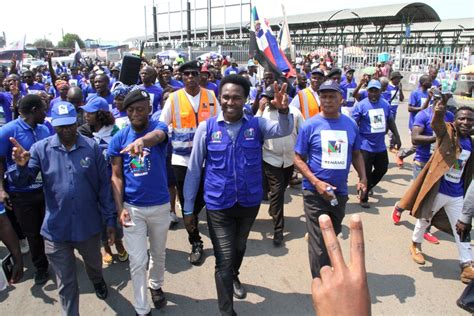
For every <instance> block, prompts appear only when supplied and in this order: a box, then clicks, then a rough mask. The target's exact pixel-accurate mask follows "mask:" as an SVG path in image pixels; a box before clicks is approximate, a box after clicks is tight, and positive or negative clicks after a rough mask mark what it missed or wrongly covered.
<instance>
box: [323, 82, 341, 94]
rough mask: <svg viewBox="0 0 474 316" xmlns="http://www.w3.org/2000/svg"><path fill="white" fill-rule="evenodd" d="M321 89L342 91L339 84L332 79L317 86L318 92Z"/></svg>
mask: <svg viewBox="0 0 474 316" xmlns="http://www.w3.org/2000/svg"><path fill="white" fill-rule="evenodd" d="M321 91H336V92H339V93H342V91H341V88H340V87H339V84H338V83H337V82H336V81H334V80H326V81H324V82H323V83H322V84H321V86H319V92H321Z"/></svg>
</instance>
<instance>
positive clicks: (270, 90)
mask: <svg viewBox="0 0 474 316" xmlns="http://www.w3.org/2000/svg"><path fill="white" fill-rule="evenodd" d="M260 96H261V97H267V98H269V99H273V97H274V96H275V91H274V90H273V85H269V86H268V87H267V88H266V89H265V90H263V91H262V93H261V94H260Z"/></svg>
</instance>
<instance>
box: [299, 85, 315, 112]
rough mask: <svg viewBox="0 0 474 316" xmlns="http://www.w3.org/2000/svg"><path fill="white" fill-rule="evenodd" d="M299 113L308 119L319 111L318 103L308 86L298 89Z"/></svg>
mask: <svg viewBox="0 0 474 316" xmlns="http://www.w3.org/2000/svg"><path fill="white" fill-rule="evenodd" d="M298 98H299V99H300V107H301V113H302V114H303V117H304V118H305V119H309V118H310V117H312V116H315V115H316V114H318V113H319V104H318V101H317V100H316V98H315V97H314V95H313V92H312V91H311V90H310V88H305V89H303V90H301V91H298Z"/></svg>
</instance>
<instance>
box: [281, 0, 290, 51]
mask: <svg viewBox="0 0 474 316" xmlns="http://www.w3.org/2000/svg"><path fill="white" fill-rule="evenodd" d="M281 10H282V12H283V22H282V23H281V24H280V32H279V33H278V44H280V48H281V50H282V51H285V50H287V49H291V37H290V29H289V27H288V21H287V19H286V11H285V6H284V5H283V3H282V4H281Z"/></svg>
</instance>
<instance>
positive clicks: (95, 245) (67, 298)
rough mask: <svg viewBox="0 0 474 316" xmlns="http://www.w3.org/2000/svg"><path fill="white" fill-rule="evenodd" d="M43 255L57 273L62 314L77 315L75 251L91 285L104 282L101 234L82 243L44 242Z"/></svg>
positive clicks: (77, 296)
mask: <svg viewBox="0 0 474 316" xmlns="http://www.w3.org/2000/svg"><path fill="white" fill-rule="evenodd" d="M44 244H45V251H46V255H47V256H48V259H49V262H50V263H51V266H52V267H53V269H54V272H55V273H56V280H57V284H58V290H59V300H60V302H61V307H62V311H61V313H62V315H67V316H75V315H79V286H78V284H77V274H76V256H75V255H74V250H77V251H78V252H79V254H80V255H81V257H82V260H83V261H84V265H85V267H86V273H87V276H88V277H89V280H91V282H92V283H93V284H96V283H100V282H101V281H102V280H103V275H102V255H101V253H100V233H98V234H95V235H94V236H92V237H90V238H89V239H87V240H84V241H81V242H55V241H51V240H47V239H45V240H44Z"/></svg>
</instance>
